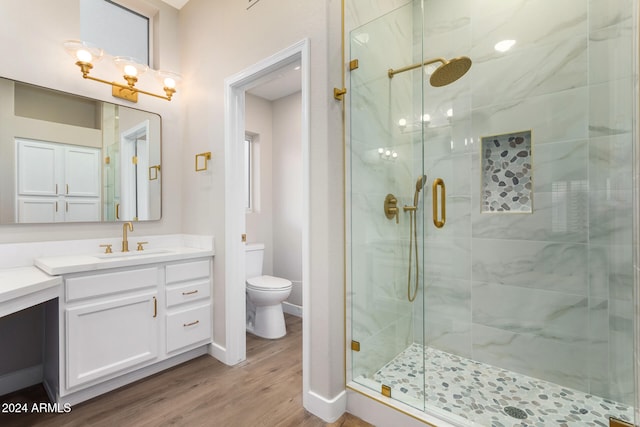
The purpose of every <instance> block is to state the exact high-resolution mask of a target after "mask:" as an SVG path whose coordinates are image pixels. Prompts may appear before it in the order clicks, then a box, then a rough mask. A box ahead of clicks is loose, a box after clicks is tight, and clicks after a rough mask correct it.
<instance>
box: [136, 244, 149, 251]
mask: <svg viewBox="0 0 640 427" xmlns="http://www.w3.org/2000/svg"><path fill="white" fill-rule="evenodd" d="M148 243H149V242H138V250H139V251H144V247H143V246H142V245H146V244H148Z"/></svg>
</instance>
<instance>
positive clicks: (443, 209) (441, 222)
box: [431, 178, 447, 228]
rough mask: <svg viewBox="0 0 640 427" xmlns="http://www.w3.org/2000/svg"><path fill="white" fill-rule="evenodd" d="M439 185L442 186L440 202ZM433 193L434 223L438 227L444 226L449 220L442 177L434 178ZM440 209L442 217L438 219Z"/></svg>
mask: <svg viewBox="0 0 640 427" xmlns="http://www.w3.org/2000/svg"><path fill="white" fill-rule="evenodd" d="M438 187H440V203H438ZM431 193H432V197H433V225H435V226H436V228H442V227H444V223H445V222H446V221H447V208H446V191H445V185H444V181H443V180H442V178H436V179H434V180H433V185H432V187H431ZM438 207H439V209H438ZM438 210H439V211H440V215H441V216H440V218H441V219H438Z"/></svg>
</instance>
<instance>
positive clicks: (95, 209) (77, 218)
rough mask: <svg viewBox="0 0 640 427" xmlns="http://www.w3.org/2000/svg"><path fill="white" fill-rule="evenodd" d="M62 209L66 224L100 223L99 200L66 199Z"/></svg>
mask: <svg viewBox="0 0 640 427" xmlns="http://www.w3.org/2000/svg"><path fill="white" fill-rule="evenodd" d="M64 209H65V212H64V220H65V221H66V222H87V221H100V199H88V198H76V199H74V198H72V197H67V198H66V200H65V202H64Z"/></svg>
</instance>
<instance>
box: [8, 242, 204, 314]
mask: <svg viewBox="0 0 640 427" xmlns="http://www.w3.org/2000/svg"><path fill="white" fill-rule="evenodd" d="M137 238H138V241H140V240H144V241H147V242H148V244H147V246H146V247H145V251H144V252H138V251H135V250H134V251H131V252H126V253H122V252H114V253H112V254H104V253H100V249H101V248H100V245H101V244H105V243H106V244H112V245H113V247H114V248H116V247H117V246H118V244H119V243H120V241H119V239H115V238H113V239H86V240H62V241H52V242H33V243H17V244H1V245H0V317H2V316H6V315H8V314H11V313H14V312H17V311H20V310H23V309H25V308H28V307H31V306H34V305H38V304H40V303H42V302H44V301H48V300H51V299H55V298H58V297H59V296H60V295H61V292H62V278H61V277H56V276H58V275H61V274H69V273H79V272H87V271H95V270H104V269H108V268H118V267H131V266H136V265H145V264H152V263H157V262H170V261H180V260H186V259H192V258H201V257H208V256H214V255H215V242H214V238H213V236H201V235H189V234H173V235H157V236H139V237H137ZM52 254H65V255H52Z"/></svg>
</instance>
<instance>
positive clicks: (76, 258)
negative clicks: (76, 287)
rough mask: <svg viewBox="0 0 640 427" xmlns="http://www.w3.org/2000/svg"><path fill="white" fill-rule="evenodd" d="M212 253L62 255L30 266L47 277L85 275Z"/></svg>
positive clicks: (192, 250) (195, 250)
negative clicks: (44, 273) (92, 272)
mask: <svg viewBox="0 0 640 427" xmlns="http://www.w3.org/2000/svg"><path fill="white" fill-rule="evenodd" d="M213 255H214V251H213V250H212V249H200V248H190V247H183V246H180V247H170V248H162V249H161V250H149V251H146V252H145V251H142V252H137V251H131V252H114V253H111V254H100V253H96V254H91V255H63V256H53V257H42V258H36V259H35V260H34V262H33V263H34V265H35V266H36V267H38V268H40V269H41V270H42V271H44V272H46V273H48V274H51V275H59V274H70V273H82V272H87V271H96V270H105V269H108V268H118V267H132V266H136V265H145V264H153V263H156V262H169V261H180V260H185V259H192V258H201V257H207V256H213Z"/></svg>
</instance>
